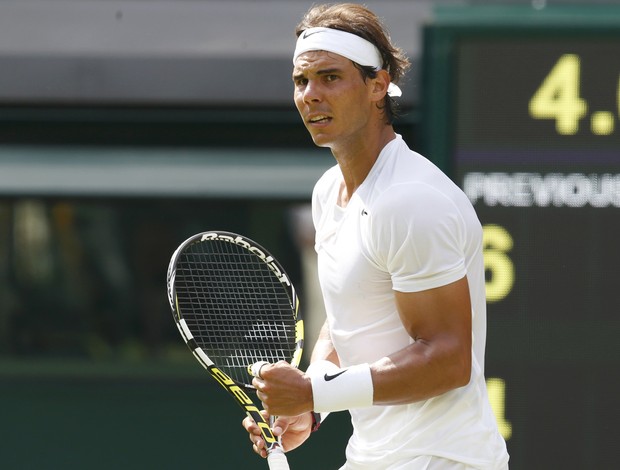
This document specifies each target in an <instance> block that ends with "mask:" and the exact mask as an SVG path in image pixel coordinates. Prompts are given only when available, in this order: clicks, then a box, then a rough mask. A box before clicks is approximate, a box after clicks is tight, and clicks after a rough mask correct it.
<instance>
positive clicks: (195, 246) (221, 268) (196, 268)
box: [167, 231, 303, 389]
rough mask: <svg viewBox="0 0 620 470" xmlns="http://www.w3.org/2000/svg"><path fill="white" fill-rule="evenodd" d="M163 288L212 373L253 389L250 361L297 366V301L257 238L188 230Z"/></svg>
mask: <svg viewBox="0 0 620 470" xmlns="http://www.w3.org/2000/svg"><path fill="white" fill-rule="evenodd" d="M167 288H168V301H169V303H170V307H171V309H172V312H173V317H174V320H175V322H176V325H177V327H178V328H179V331H180V333H181V336H182V337H183V339H184V340H185V341H186V343H187V345H188V346H189V348H190V350H191V351H192V352H193V353H194V356H195V357H196V359H198V361H199V362H200V363H201V364H202V365H203V366H204V367H205V368H206V369H208V370H209V371H210V372H212V371H213V369H214V368H216V369H217V370H218V373H220V372H221V373H224V374H225V375H226V376H227V378H226V380H228V379H230V380H232V381H233V382H234V383H235V384H236V385H238V386H241V387H244V388H246V389H253V386H252V378H253V377H252V375H251V374H250V372H249V370H248V368H249V366H251V365H252V364H254V363H255V362H258V361H267V362H270V363H274V362H277V361H280V360H284V361H287V362H289V363H290V364H292V365H293V366H295V367H297V366H299V363H300V361H301V354H302V351H303V319H302V317H301V312H300V310H299V299H298V297H297V294H296V291H295V288H294V286H293V283H292V282H291V280H290V278H289V276H288V275H287V274H286V272H285V270H284V268H283V267H282V265H281V264H280V263H279V262H278V261H277V260H276V259H275V258H274V257H273V256H272V255H271V254H270V253H269V252H268V251H267V250H266V249H265V248H263V247H262V246H261V245H260V244H258V243H256V242H255V241H253V240H251V239H249V238H247V237H244V236H243V235H239V234H236V233H232V232H226V231H208V232H201V233H198V234H196V235H193V236H192V237H190V238H188V239H187V240H185V241H184V242H183V243H182V244H181V245H180V246H179V247H178V248H177V250H176V251H175V252H174V253H173V255H172V258H171V259H170V265H169V267H168V274H167ZM212 373H213V372H212Z"/></svg>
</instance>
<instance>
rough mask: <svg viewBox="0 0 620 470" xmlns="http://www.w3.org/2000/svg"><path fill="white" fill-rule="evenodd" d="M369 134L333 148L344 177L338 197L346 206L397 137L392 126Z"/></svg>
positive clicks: (340, 203) (343, 205)
mask: <svg viewBox="0 0 620 470" xmlns="http://www.w3.org/2000/svg"><path fill="white" fill-rule="evenodd" d="M369 134H371V135H370V136H369V135H366V136H364V137H363V138H361V139H357V140H355V141H353V142H347V143H345V144H343V145H337V146H336V145H335V146H333V147H332V149H331V150H332V154H333V155H334V157H335V158H336V161H337V162H338V165H339V166H340V170H341V171H342V175H343V177H344V181H343V183H342V187H341V188H340V197H339V199H338V204H339V205H340V206H342V207H346V205H347V204H348V202H349V200H350V199H351V196H352V195H353V193H354V192H355V190H356V189H357V188H359V187H360V186H361V184H362V183H363V182H364V180H365V179H366V177H367V176H368V173H370V170H371V169H372V167H373V166H374V164H375V162H376V161H377V159H378V158H379V154H380V153H381V151H382V150H383V148H384V147H385V146H386V145H387V144H388V143H389V142H390V141H391V140H393V139H394V138H395V137H396V134H395V133H394V129H393V127H392V126H384V127H383V129H381V131H380V132H377V133H374V134H373V133H369Z"/></svg>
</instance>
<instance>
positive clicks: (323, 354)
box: [310, 320, 340, 366]
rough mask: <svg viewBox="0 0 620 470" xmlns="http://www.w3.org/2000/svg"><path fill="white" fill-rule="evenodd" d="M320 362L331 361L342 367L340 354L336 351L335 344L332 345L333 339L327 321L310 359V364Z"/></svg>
mask: <svg viewBox="0 0 620 470" xmlns="http://www.w3.org/2000/svg"><path fill="white" fill-rule="evenodd" d="M320 360H326V361H330V362H333V363H334V364H336V365H337V366H340V359H339V358H338V353H336V349H335V348H334V344H333V343H332V338H331V335H330V334H329V325H328V324H327V320H325V323H323V326H322V327H321V331H320V332H319V336H318V338H317V340H316V343H315V345H314V349H313V350H312V357H311V358H310V363H312V362H315V361H320Z"/></svg>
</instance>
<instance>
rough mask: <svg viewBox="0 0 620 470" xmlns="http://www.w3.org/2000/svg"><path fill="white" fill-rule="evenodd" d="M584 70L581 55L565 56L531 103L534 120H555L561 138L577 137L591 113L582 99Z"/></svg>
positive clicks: (545, 80)
mask: <svg viewBox="0 0 620 470" xmlns="http://www.w3.org/2000/svg"><path fill="white" fill-rule="evenodd" d="M580 67H581V64H580V60H579V56H578V55H576V54H564V55H563V56H562V57H560V59H559V60H558V61H557V63H556V64H555V65H554V66H553V68H552V69H551V72H549V75H547V77H545V79H544V80H543V82H542V84H541V85H540V87H539V88H538V90H536V93H534V96H532V99H531V100H530V105H529V110H530V116H532V117H533V118H535V119H555V128H556V130H557V132H558V134H562V135H573V134H576V133H577V131H578V130H579V120H580V119H581V118H583V117H584V116H585V115H586V112H587V108H588V105H587V103H586V101H585V100H583V99H581V97H580V96H579V81H580V72H581V70H580Z"/></svg>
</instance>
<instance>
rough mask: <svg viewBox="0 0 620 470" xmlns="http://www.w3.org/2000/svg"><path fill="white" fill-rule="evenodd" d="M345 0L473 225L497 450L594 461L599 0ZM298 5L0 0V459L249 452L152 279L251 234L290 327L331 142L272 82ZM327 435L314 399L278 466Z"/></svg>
mask: <svg viewBox="0 0 620 470" xmlns="http://www.w3.org/2000/svg"><path fill="white" fill-rule="evenodd" d="M359 3H362V2H359ZM364 3H365V4H367V5H368V6H369V7H370V8H371V9H372V10H374V11H375V12H376V13H377V14H378V15H379V16H381V17H382V18H383V19H384V21H385V23H386V25H387V26H388V29H389V31H390V33H391V36H392V38H393V40H394V42H395V43H396V44H398V45H399V46H400V47H402V48H403V49H404V50H405V51H406V52H407V53H408V55H409V56H410V58H411V60H412V64H413V66H412V69H411V72H410V73H409V75H408V77H407V78H406V81H405V83H404V84H402V86H401V88H402V89H403V92H404V93H403V98H402V100H401V108H402V111H403V116H402V117H401V118H399V120H398V121H397V123H396V129H397V131H398V132H399V133H400V134H402V136H403V138H404V139H405V140H406V141H407V143H408V144H409V146H410V147H412V148H413V149H415V150H417V151H420V152H422V153H424V154H425V155H426V156H427V157H428V158H429V159H431V160H432V161H434V162H435V163H436V164H437V165H439V166H440V167H441V168H442V169H443V170H444V171H446V173H448V175H450V177H452V178H453V179H454V180H455V181H456V182H457V184H459V185H460V186H461V187H463V189H464V190H465V191H466V193H467V194H468V196H469V197H470V199H471V200H472V202H473V203H474V205H475V207H476V210H477V211H478V214H479V217H480V219H481V222H482V223H483V226H484V237H485V238H484V243H485V263H486V268H487V297H488V301H489V312H488V339H487V359H486V361H487V377H488V385H489V391H490V396H491V400H492V403H493V407H494V411H495V414H496V417H497V420H498V424H499V426H500V430H501V432H502V434H503V435H504V437H505V438H506V440H507V443H508V447H509V451H510V453H511V469H513V470H522V469H527V470H532V469H613V468H617V465H618V461H619V460H620V451H619V450H618V446H617V441H618V438H620V432H619V430H618V426H619V424H620V407H619V406H618V404H617V398H618V396H620V373H619V371H620V368H619V366H620V341H619V340H618V338H619V337H620V293H619V292H620V289H619V288H620V285H619V281H620V274H619V269H618V266H619V265H620V249H619V248H618V246H619V245H618V240H620V129H618V119H619V114H620V1H603V0H600V1H594V0H593V1H585V0H584V1H568V0H565V1H560V0H555V1H554V0H531V1H525V0H524V1H500V0H497V1H476V0H471V1H465V0H460V1H457V0H419V1H415V0H409V1H406V0H385V1H368V2H364ZM310 6H311V2H309V1H305V0H304V1H302V0H265V1H260V0H256V1H250V0H246V1H241V0H222V1H210V0H0V403H1V405H0V407H1V408H0V409H1V410H2V412H1V415H0V416H1V417H0V450H1V457H0V467H2V468H7V469H31V468H37V469H40V468H45V469H47V468H49V469H57V468H58V469H78V468H79V469H82V468H89V469H104V468H105V469H109V468H122V469H124V468H128V469H142V468H144V469H169V468H179V467H181V466H192V467H200V468H206V469H219V468H225V467H226V468H240V467H241V466H242V465H252V466H256V468H261V465H262V466H263V467H264V468H266V464H265V463H264V462H260V461H259V459H258V458H257V457H256V456H254V455H253V453H252V451H251V448H250V444H249V442H248V441H247V438H246V435H245V433H244V431H243V430H242V429H241V426H240V422H241V419H242V413H241V411H240V409H238V407H237V405H235V404H234V402H233V401H232V400H230V398H228V397H227V396H226V394H225V393H223V392H222V391H220V390H218V389H217V385H215V384H214V382H213V381H212V379H211V378H210V377H208V375H207V374H206V372H204V371H203V370H202V369H201V368H200V366H199V365H198V364H197V363H196V362H195V361H194V359H193V358H192V356H191V354H190V353H189V351H188V350H187V348H186V346H185V345H184V343H183V341H182V340H181V338H180V337H179V334H178V332H177V330H176V328H175V326H174V322H173V320H172V317H171V314H170V312H169V308H168V305H167V300H166V292H165V280H166V279H165V277H166V268H167V264H168V261H169V258H170V256H171V254H172V252H173V250H174V249H175V248H176V246H177V245H178V244H180V243H181V242H182V241H183V240H185V239H186V238H188V237H189V236H191V235H193V234H194V233H197V232H200V231H204V230H210V229H219V230H228V231H236V232H240V233H243V234H245V235H247V236H249V237H251V238H253V239H255V240H256V241H258V242H259V243H260V244H262V245H264V246H265V247H268V248H269V249H270V251H272V252H273V253H274V255H276V257H278V258H279V259H280V260H281V262H282V263H283V264H284V265H285V266H286V267H287V270H288V271H289V274H290V276H291V277H292V278H293V280H294V283H295V284H296V285H297V286H298V290H299V291H300V298H301V300H302V308H303V311H304V314H305V317H306V319H307V327H308V332H307V336H308V347H307V348H306V351H309V350H310V347H309V346H310V345H311V344H312V341H313V339H314V338H315V336H316V329H317V328H318V325H320V324H321V323H322V315H323V310H322V305H321V299H320V296H319V295H318V294H317V291H316V289H317V287H316V279H315V272H314V271H315V265H314V252H313V247H312V243H313V241H312V240H313V239H312V237H313V228H312V225H311V221H310V220H309V212H308V210H309V206H308V204H309V200H310V194H311V191H312V187H313V184H314V182H315V181H316V179H318V177H319V176H320V175H321V174H322V172H323V171H325V170H326V169H327V168H329V167H330V166H331V165H333V164H334V163H335V162H334V160H333V158H332V156H331V154H330V153H329V151H328V150H325V149H317V148H315V147H314V145H313V144H312V141H311V139H310V137H309V136H308V135H307V132H306V131H305V128H304V127H303V124H302V123H301V122H300V120H299V118H298V116H297V113H296V110H295V108H294V105H293V103H292V86H291V81H290V73H291V69H292V63H291V56H292V51H293V48H294V40H295V38H294V28H295V26H296V24H297V23H298V21H299V20H300V18H301V16H302V15H303V13H304V12H305V11H306V10H307V9H308V8H309V7H310ZM308 355H309V353H308ZM308 355H307V356H306V360H307V358H308ZM349 433H350V426H349V423H348V416H347V414H345V413H340V414H337V415H332V416H330V418H329V420H328V421H326V423H325V424H324V426H323V427H322V428H321V431H320V432H319V433H316V434H315V435H313V437H312V439H311V440H310V441H309V442H308V443H307V444H306V445H305V446H304V447H303V448H300V449H298V450H296V451H294V452H292V453H291V454H290V459H289V460H290V462H291V466H292V468H295V469H298V470H299V469H317V468H319V469H326V470H328V469H336V468H338V467H339V465H341V464H342V463H343V461H344V447H345V445H346V440H347V439H348V436H349ZM317 461H318V462H317Z"/></svg>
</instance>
